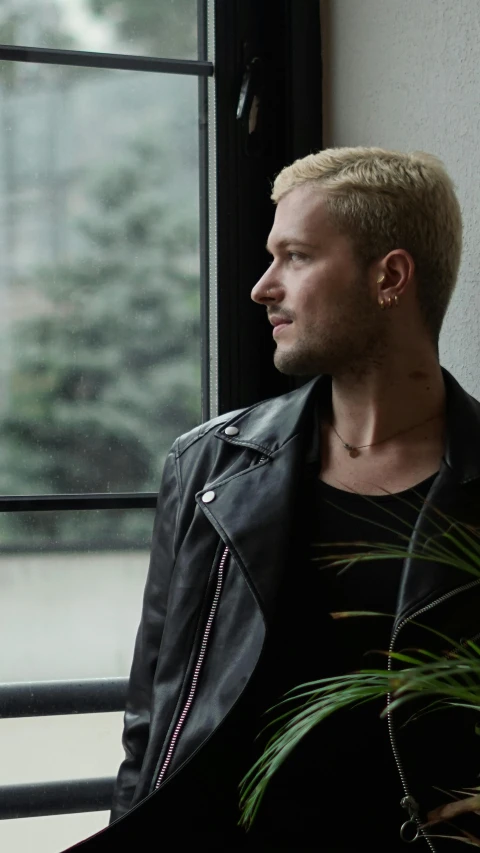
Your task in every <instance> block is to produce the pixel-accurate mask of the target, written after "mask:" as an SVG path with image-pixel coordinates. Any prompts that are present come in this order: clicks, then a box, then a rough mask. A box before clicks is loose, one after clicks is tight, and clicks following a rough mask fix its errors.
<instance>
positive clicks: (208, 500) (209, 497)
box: [202, 492, 215, 504]
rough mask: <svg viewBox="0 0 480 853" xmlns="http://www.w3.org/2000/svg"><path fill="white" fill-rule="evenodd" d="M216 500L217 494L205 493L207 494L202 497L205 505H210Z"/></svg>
mask: <svg viewBox="0 0 480 853" xmlns="http://www.w3.org/2000/svg"><path fill="white" fill-rule="evenodd" d="M214 500H215V492H205V494H204V495H202V501H203V503H204V504H209V503H211V502H212V501H214Z"/></svg>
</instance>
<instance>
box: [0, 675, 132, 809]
mask: <svg viewBox="0 0 480 853" xmlns="http://www.w3.org/2000/svg"><path fill="white" fill-rule="evenodd" d="M127 684H128V679H127V678H93V679H84V680H81V681H36V682H28V683H22V682H19V683H15V682H14V683H11V684H0V720H1V719H14V718H20V717H51V716H56V715H59V714H61V715H68V714H99V713H109V712H112V711H123V710H124V708H125V699H126V692H127ZM114 785H115V777H114V776H112V777H97V778H93V779H62V780H59V781H55V782H35V783H31V784H27V785H2V786H0V820H8V819H12V818H25V817H41V816H46V815H56V814H79V813H80V812H93V811H108V810H109V809H110V806H111V802H112V796H113V788H114Z"/></svg>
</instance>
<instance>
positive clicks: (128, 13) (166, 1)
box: [90, 0, 197, 59]
mask: <svg viewBox="0 0 480 853" xmlns="http://www.w3.org/2000/svg"><path fill="white" fill-rule="evenodd" d="M90 8H91V9H92V11H93V12H94V13H95V14H96V15H98V16H100V17H103V18H104V19H107V20H110V21H112V23H113V24H114V25H115V28H116V31H117V33H118V36H119V38H120V39H121V40H122V41H123V42H124V44H125V46H126V47H128V48H129V50H130V52H132V53H135V49H137V50H142V52H145V51H146V52H147V53H148V54H149V55H150V56H165V57H175V56H176V57H179V58H182V59H185V58H189V59H195V58H196V56H197V2H196V0H163V2H159V0H90Z"/></svg>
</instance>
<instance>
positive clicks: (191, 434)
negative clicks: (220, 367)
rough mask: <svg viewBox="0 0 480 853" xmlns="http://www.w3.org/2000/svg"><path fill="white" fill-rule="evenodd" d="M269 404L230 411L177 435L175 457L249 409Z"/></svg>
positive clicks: (259, 404) (264, 402)
mask: <svg viewBox="0 0 480 853" xmlns="http://www.w3.org/2000/svg"><path fill="white" fill-rule="evenodd" d="M269 403H270V400H264V401H262V402H261V403H256V404H255V405H254V406H245V407H244V408H242V409H232V411H231V412H225V413H224V414H223V415H217V417H216V418H210V420H208V421H204V422H203V423H201V424H199V425H198V426H196V427H193V429H191V430H189V431H188V432H184V433H183V434H182V435H179V436H178V438H177V439H176V441H175V445H174V446H175V449H176V454H177V456H181V455H182V454H183V453H185V451H186V450H188V448H189V447H191V446H192V444H195V443H197V442H199V441H200V440H201V439H205V438H206V437H208V436H209V434H211V433H212V432H213V431H214V430H216V429H218V428H219V427H221V426H223V425H224V424H225V425H226V424H228V422H229V421H232V420H235V418H237V417H238V416H239V415H243V414H245V412H248V411H250V410H251V409H255V408H257V407H258V406H265V405H268V404H269Z"/></svg>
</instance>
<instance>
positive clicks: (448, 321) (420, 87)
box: [320, 0, 480, 399]
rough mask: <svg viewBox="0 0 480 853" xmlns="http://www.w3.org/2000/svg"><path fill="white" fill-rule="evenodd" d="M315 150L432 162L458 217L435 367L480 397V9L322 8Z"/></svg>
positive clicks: (430, 4)
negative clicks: (320, 128) (451, 283)
mask: <svg viewBox="0 0 480 853" xmlns="http://www.w3.org/2000/svg"><path fill="white" fill-rule="evenodd" d="M320 9H321V20H322V41H323V48H322V49H323V66H324V84H323V85H324V92H323V96H324V147H326V148H327V147H331V146H344V145H347V146H349V145H378V146H380V147H384V148H394V149H398V150H403V151H415V150H423V151H429V152H431V153H432V154H436V155H437V156H438V157H440V158H441V159H442V160H443V162H444V164H445V166H446V168H447V170H448V172H449V173H450V175H451V176H452V178H453V180H454V182H455V185H456V188H457V194H458V197H459V200H460V204H461V207H462V212H463V218H464V250H463V258H462V264H461V269H460V273H459V278H458V283H457V286H456V289H455V291H454V294H453V296H452V301H451V303H450V306H449V309H448V312H447V315H446V318H445V322H444V325H443V328H442V333H441V336H440V342H439V351H440V362H441V364H442V365H443V366H444V367H446V368H447V370H450V372H451V373H453V375H454V376H455V377H456V379H458V381H459V382H460V383H461V384H462V385H463V387H464V388H465V389H466V390H467V391H468V392H469V393H470V394H473V395H474V396H475V397H477V399H480V369H479V368H480V285H479V268H480V240H479V225H480V216H479V208H480V169H479V154H478V152H479V140H480V3H479V2H477V0H455V2H454V3H453V2H451V0H421V2H420V0H321V3H320Z"/></svg>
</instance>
